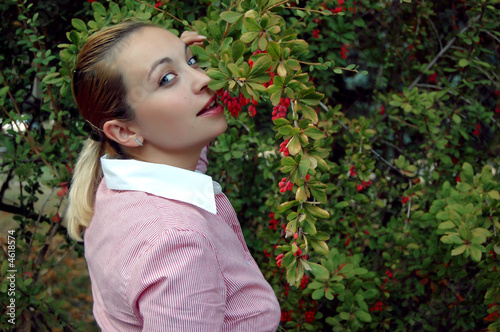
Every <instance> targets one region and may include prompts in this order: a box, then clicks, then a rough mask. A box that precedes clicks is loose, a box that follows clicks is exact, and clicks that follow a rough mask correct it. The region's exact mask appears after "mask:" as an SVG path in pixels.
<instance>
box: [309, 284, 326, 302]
mask: <svg viewBox="0 0 500 332" xmlns="http://www.w3.org/2000/svg"><path fill="white" fill-rule="evenodd" d="M324 294H325V289H324V288H323V287H321V288H318V289H316V290H315V291H314V292H312V294H311V297H312V299H313V300H320V299H321V298H322V297H323V295H324Z"/></svg>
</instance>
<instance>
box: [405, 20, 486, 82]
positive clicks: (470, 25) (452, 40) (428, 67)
mask: <svg viewBox="0 0 500 332" xmlns="http://www.w3.org/2000/svg"><path fill="white" fill-rule="evenodd" d="M480 17H481V16H480V15H478V16H476V18H475V19H474V20H473V22H472V23H476V22H477V21H478V20H479V18H480ZM472 23H471V24H468V25H467V26H466V27H464V28H463V29H462V30H460V31H459V32H458V35H461V34H463V33H464V32H465V31H467V30H469V29H470V28H471V27H472ZM456 40H457V36H455V37H453V38H452V39H451V40H450V41H449V42H448V44H446V46H445V47H444V48H443V49H441V51H440V52H439V53H438V54H437V55H436V56H435V57H434V59H432V61H431V62H430V63H429V64H428V65H427V67H425V71H428V70H430V69H431V68H432V66H434V65H435V64H436V62H437V61H438V59H439V58H440V57H442V56H443V54H445V53H446V52H447V51H448V49H449V48H450V47H451V46H452V45H453V44H454V43H455V41H456ZM422 75H423V74H420V75H418V77H417V78H416V79H415V80H414V81H413V83H412V84H411V85H410V88H409V90H410V91H411V90H412V89H413V88H414V87H415V85H417V83H418V82H419V81H420V79H421V78H422Z"/></svg>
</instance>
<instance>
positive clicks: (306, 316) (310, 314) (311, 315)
mask: <svg viewBox="0 0 500 332" xmlns="http://www.w3.org/2000/svg"><path fill="white" fill-rule="evenodd" d="M315 318H316V313H315V312H314V311H312V310H308V311H306V312H305V314H304V319H305V321H306V323H312V322H314V319H315Z"/></svg>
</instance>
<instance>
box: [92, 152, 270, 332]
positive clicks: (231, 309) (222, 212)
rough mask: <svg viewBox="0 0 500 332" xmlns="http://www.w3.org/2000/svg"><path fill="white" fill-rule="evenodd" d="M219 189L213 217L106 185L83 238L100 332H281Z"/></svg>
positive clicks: (185, 205)
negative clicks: (278, 330)
mask: <svg viewBox="0 0 500 332" xmlns="http://www.w3.org/2000/svg"><path fill="white" fill-rule="evenodd" d="M202 159H203V158H202ZM202 167H203V165H202ZM186 172H188V171H186ZM191 173H192V172H191ZM151 176H154V177H156V176H159V175H158V174H151ZM187 176H189V174H188V175H187ZM157 179H158V181H164V180H161V179H162V178H161V177H160V178H157ZM218 189H219V188H217V186H214V192H215V204H216V209H217V213H216V214H213V213H210V212H208V211H207V210H205V209H203V208H200V207H199V206H196V204H190V203H185V202H182V201H179V200H174V199H166V198H164V197H160V196H157V195H154V194H151V193H146V192H143V191H135V190H133V188H131V190H113V189H109V188H108V186H107V184H106V178H105V179H103V181H102V183H101V184H100V186H99V188H98V191H97V194H96V206H95V214H94V218H93V220H92V222H91V224H90V226H89V228H87V229H86V231H85V235H84V241H85V258H86V260H87V263H88V268H89V273H90V278H91V281H92V295H93V299H94V310H93V311H94V316H95V318H96V321H97V323H98V324H99V326H100V327H101V329H102V330H103V331H182V332H183V331H186V332H187V331H189V332H190V331H245V332H246V331H252V332H253V331H275V330H276V328H277V326H278V324H279V320H280V307H279V304H278V302H277V300H276V296H275V295H274V292H273V290H272V288H271V286H270V285H269V284H268V283H267V281H266V280H265V279H264V277H263V276H262V273H261V272H260V270H259V268H258V266H257V264H256V263H255V261H254V259H253V258H252V256H251V255H250V253H249V251H248V248H247V246H246V244H245V240H244V238H243V234H242V232H241V228H240V225H239V222H238V220H237V217H236V214H235V212H234V210H233V208H232V206H231V203H230V202H229V200H228V199H227V197H226V196H225V195H224V194H223V193H222V192H220V189H219V190H218Z"/></svg>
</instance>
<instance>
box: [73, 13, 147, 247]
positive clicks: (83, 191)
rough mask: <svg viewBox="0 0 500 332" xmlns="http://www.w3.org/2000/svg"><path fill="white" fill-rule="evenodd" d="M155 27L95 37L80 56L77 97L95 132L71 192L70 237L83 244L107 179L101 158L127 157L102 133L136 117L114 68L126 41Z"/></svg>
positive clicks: (136, 25) (130, 27)
mask: <svg viewBox="0 0 500 332" xmlns="http://www.w3.org/2000/svg"><path fill="white" fill-rule="evenodd" d="M149 26H155V25H153V24H151V23H146V22H133V21H130V22H125V23H120V24H117V25H115V26H113V27H109V28H106V29H104V30H102V31H100V32H97V33H96V34H94V35H92V36H91V37H90V38H89V40H88V41H87V42H86V44H85V45H84V46H83V48H82V50H81V51H80V54H79V55H78V60H77V65H76V68H75V72H74V75H73V84H72V90H73V97H74V99H75V101H76V103H77V105H78V110H79V112H80V114H81V116H82V117H83V118H84V119H85V121H86V122H87V124H88V125H89V126H88V127H89V129H90V132H91V133H90V137H91V138H89V139H87V141H86V142H85V144H84V147H83V150H82V152H81V153H80V156H79V157H78V160H77V163H76V166H75V169H74V172H73V179H72V181H71V187H70V191H69V204H68V209H67V210H66V220H67V223H68V224H67V227H68V234H69V236H70V237H71V238H73V239H75V240H77V241H83V239H82V232H83V229H84V228H85V227H88V226H89V225H90V221H91V220H92V217H93V214H94V204H95V193H96V191H97V187H98V186H99V183H100V182H101V180H102V177H103V175H102V170H101V163H100V158H101V156H103V155H104V154H105V153H107V154H110V155H112V156H115V157H118V158H120V157H121V158H125V157H126V155H125V153H124V152H123V150H122V149H121V147H120V145H119V144H118V143H116V142H114V141H112V140H110V139H108V138H107V137H106V135H104V133H103V132H102V126H103V125H104V123H105V122H106V121H108V120H111V119H120V120H124V121H130V120H133V118H134V112H133V110H132V109H131V107H130V105H129V104H128V103H127V98H126V96H127V91H126V87H125V84H124V82H123V77H122V74H121V73H120V72H119V71H118V70H117V68H116V66H115V65H114V62H115V59H116V57H117V54H118V52H119V51H120V48H121V47H122V46H123V45H124V42H125V40H126V39H127V38H128V37H130V35H131V34H133V33H134V32H137V31H139V30H140V29H142V28H145V27H149Z"/></svg>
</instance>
